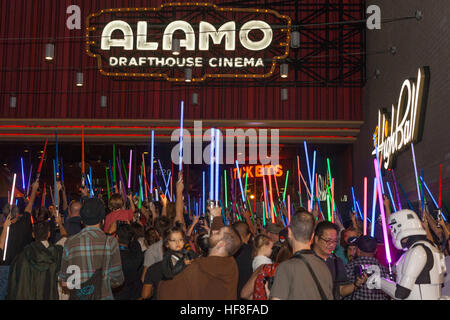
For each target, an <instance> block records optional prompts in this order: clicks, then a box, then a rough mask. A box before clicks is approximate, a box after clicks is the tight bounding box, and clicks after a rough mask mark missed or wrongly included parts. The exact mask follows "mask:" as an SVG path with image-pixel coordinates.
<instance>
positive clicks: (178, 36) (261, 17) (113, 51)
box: [86, 2, 291, 82]
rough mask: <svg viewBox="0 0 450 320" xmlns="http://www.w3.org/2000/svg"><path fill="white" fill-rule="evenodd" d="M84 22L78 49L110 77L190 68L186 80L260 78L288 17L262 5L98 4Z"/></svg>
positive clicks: (276, 53)
mask: <svg viewBox="0 0 450 320" xmlns="http://www.w3.org/2000/svg"><path fill="white" fill-rule="evenodd" d="M177 9H179V10H177ZM186 12H188V13H189V14H186ZM187 17H189V20H188V21H186V20H187ZM86 24H87V27H86V53H87V54H88V55H89V56H91V57H93V58H96V59H97V65H98V68H99V70H100V73H101V74H103V75H105V76H110V77H132V78H140V79H142V78H161V79H166V80H168V81H175V82H180V81H185V76H184V72H185V68H192V71H193V72H192V79H191V81H192V82H201V81H204V80H206V79H207V78H247V79H254V78H265V77H270V76H271V75H272V74H273V72H274V71H275V68H276V64H277V62H279V61H280V60H282V59H284V58H286V57H287V56H288V54H289V42H290V32H291V19H290V18H289V17H288V16H284V15H280V14H279V13H278V12H276V11H273V10H268V9H244V8H222V7H219V6H217V5H213V4H209V3H197V2H196V3H193V2H184V3H181V2H179V3H164V4H162V5H160V6H159V7H156V8H117V9H104V10H101V11H100V12H97V13H94V14H91V15H90V16H88V18H87V23H86ZM274 25H276V26H277V27H273V26H274ZM280 26H281V27H280ZM175 40H177V41H178V42H177V43H178V45H176V43H175Z"/></svg>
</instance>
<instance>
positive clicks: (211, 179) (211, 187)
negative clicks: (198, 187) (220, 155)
mask: <svg viewBox="0 0 450 320" xmlns="http://www.w3.org/2000/svg"><path fill="white" fill-rule="evenodd" d="M214 138H215V131H214V128H211V144H210V148H209V158H210V164H209V168H210V171H209V199H210V200H211V206H213V203H212V201H214V145H215V144H214Z"/></svg>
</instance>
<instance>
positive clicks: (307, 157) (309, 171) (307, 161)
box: [303, 141, 312, 186]
mask: <svg viewBox="0 0 450 320" xmlns="http://www.w3.org/2000/svg"><path fill="white" fill-rule="evenodd" d="M303 145H304V147H305V157H306V165H307V166H308V177H309V186H311V185H312V183H311V169H310V167H309V153H308V146H307V145H306V141H303Z"/></svg>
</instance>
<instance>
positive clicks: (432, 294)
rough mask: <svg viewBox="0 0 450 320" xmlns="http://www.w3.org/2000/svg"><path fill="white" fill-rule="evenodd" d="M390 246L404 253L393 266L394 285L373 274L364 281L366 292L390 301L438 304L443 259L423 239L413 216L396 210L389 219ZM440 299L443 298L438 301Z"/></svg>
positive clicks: (409, 211) (422, 234) (442, 277)
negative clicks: (373, 291) (376, 291)
mask: <svg viewBox="0 0 450 320" xmlns="http://www.w3.org/2000/svg"><path fill="white" fill-rule="evenodd" d="M389 227H390V229H391V235H392V239H393V241H395V243H394V245H395V247H396V248H398V249H399V250H403V251H406V252H405V253H404V254H403V255H402V256H401V257H400V259H399V260H398V261H397V264H396V266H395V270H396V282H393V281H391V280H389V279H384V278H381V277H380V272H379V271H378V270H373V273H372V275H371V276H370V277H369V278H368V279H367V287H368V288H369V289H381V290H383V291H384V292H385V293H386V294H388V295H389V296H391V297H392V298H394V299H400V300H438V299H441V288H442V284H443V282H444V273H445V271H446V267H445V259H444V255H443V254H442V253H441V252H440V251H439V250H438V249H437V248H436V247H435V246H434V245H433V244H432V243H431V242H430V241H428V240H427V238H426V231H425V229H424V228H423V226H422V223H421V221H420V219H419V218H418V217H417V215H416V213H415V212H413V211H411V210H400V211H397V212H395V213H393V214H391V216H390V217H389ZM442 298H444V297H442Z"/></svg>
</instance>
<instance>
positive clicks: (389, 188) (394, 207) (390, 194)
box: [386, 181, 397, 212]
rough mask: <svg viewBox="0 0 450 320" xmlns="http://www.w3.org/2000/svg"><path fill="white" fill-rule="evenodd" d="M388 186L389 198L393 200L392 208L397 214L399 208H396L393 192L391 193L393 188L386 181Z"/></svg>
mask: <svg viewBox="0 0 450 320" xmlns="http://www.w3.org/2000/svg"><path fill="white" fill-rule="evenodd" d="M386 186H387V188H388V192H389V197H390V198H391V203H392V208H393V209H394V212H396V211H397V207H396V206H395V202H394V198H393V197H392V191H391V187H390V186H389V181H386Z"/></svg>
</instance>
